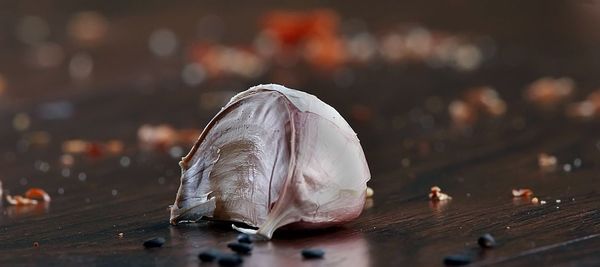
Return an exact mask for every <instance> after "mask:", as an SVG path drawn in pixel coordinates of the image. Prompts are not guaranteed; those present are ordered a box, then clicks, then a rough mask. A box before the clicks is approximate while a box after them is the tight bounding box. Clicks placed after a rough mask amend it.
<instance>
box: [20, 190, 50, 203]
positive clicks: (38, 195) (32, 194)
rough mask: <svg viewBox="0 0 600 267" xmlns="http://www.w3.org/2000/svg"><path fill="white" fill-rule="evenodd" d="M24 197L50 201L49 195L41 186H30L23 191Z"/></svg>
mask: <svg viewBox="0 0 600 267" xmlns="http://www.w3.org/2000/svg"><path fill="white" fill-rule="evenodd" d="M25 197H26V198H30V199H35V200H40V201H44V202H50V195H48V193H46V191H44V190H43V189H41V188H31V189H29V190H27V192H25Z"/></svg>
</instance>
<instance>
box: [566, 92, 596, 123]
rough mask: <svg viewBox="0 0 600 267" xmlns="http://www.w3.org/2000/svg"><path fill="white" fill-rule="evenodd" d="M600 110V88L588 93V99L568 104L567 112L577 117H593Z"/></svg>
mask: <svg viewBox="0 0 600 267" xmlns="http://www.w3.org/2000/svg"><path fill="white" fill-rule="evenodd" d="M599 112H600V90H598V91H595V92H593V93H591V94H590V95H588V97H587V99H586V100H583V101H581V102H576V103H572V104H570V105H568V106H567V108H566V114H567V116H569V117H571V118H576V119H584V120H587V119H593V118H595V117H597V116H598V113H599Z"/></svg>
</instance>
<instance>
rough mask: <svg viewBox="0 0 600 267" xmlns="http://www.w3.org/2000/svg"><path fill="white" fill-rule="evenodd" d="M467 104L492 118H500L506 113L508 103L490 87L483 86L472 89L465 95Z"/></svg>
mask: <svg viewBox="0 0 600 267" xmlns="http://www.w3.org/2000/svg"><path fill="white" fill-rule="evenodd" d="M465 100H466V102H467V103H468V104H469V105H471V106H474V107H476V108H477V109H479V110H482V111H484V112H486V113H488V114H490V115H492V116H500V115H503V114H504V113H505V112H506V102H504V100H502V98H500V95H499V94H498V92H497V91H496V90H495V89H494V88H492V87H490V86H483V87H479V88H474V89H470V90H468V91H467V93H466V94H465Z"/></svg>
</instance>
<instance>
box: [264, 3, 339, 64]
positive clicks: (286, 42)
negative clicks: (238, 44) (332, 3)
mask: <svg viewBox="0 0 600 267" xmlns="http://www.w3.org/2000/svg"><path fill="white" fill-rule="evenodd" d="M338 26H339V17H338V15H337V14H336V13H335V12H334V11H331V10H326V9H318V10H313V11H273V12H270V13H268V14H266V15H265V16H264V17H263V19H262V29H263V35H264V36H267V37H269V38H271V39H273V43H274V44H275V45H276V46H277V48H278V49H277V50H282V52H284V53H288V52H292V53H298V52H300V54H302V55H304V57H305V58H306V60H307V61H308V62H309V63H311V64H313V65H314V66H315V67H318V68H325V69H330V68H333V67H336V66H338V65H339V64H341V63H343V61H344V60H345V58H346V52H345V46H344V43H343V41H342V39H341V38H340V37H339V35H338Z"/></svg>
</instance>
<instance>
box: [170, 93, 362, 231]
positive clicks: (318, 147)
mask: <svg viewBox="0 0 600 267" xmlns="http://www.w3.org/2000/svg"><path fill="white" fill-rule="evenodd" d="M180 165H181V167H182V179H181V185H180V188H179V191H178V193H177V197H176V200H175V204H174V205H173V206H172V208H171V223H173V224H176V223H177V222H182V221H196V220H199V219H201V218H208V219H213V220H225V221H234V222H242V223H245V224H247V225H249V226H252V227H256V228H258V229H257V230H251V229H239V230H241V231H244V232H247V233H253V234H257V235H259V236H262V237H264V238H266V239H270V238H271V237H272V235H273V232H274V231H275V230H276V229H278V228H280V227H282V226H286V225H293V226H297V227H304V228H307V227H308V228H321V227H328V226H332V225H336V224H341V223H344V222H347V221H350V220H353V219H355V218H356V217H358V216H359V215H360V213H361V211H362V208H363V205H364V201H365V192H366V182H367V181H368V180H369V179H370V172H369V168H368V165H367V162H366V159H365V156H364V153H363V150H362V147H361V146H360V142H359V140H358V138H357V137H356V133H354V131H353V130H352V128H351V127H350V125H348V123H347V122H346V121H345V120H344V119H343V118H342V116H341V115H340V114H339V113H338V112H337V111H336V110H335V109H333V108H332V107H331V106H329V105H327V104H325V103H324V102H322V101H321V100H319V99H318V98H316V97H315V96H313V95H310V94H307V93H304V92H301V91H297V90H293V89H288V88H285V87H283V86H280V85H275V84H269V85H259V86H255V87H252V88H250V89H248V90H246V91H244V92H241V93H239V94H237V95H236V96H234V97H233V98H232V99H231V100H230V102H229V103H228V104H227V105H226V106H225V107H224V108H223V109H222V110H221V111H220V112H219V113H218V114H217V115H216V116H215V118H213V119H212V120H211V122H209V124H208V125H207V126H206V128H205V129H204V131H203V132H202V134H201V135H200V137H199V138H198V141H197V143H196V144H195V145H194V147H193V148H192V150H191V151H190V153H189V154H188V155H187V156H186V157H184V158H183V159H182V161H181V163H180Z"/></svg>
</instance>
